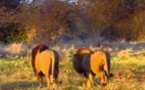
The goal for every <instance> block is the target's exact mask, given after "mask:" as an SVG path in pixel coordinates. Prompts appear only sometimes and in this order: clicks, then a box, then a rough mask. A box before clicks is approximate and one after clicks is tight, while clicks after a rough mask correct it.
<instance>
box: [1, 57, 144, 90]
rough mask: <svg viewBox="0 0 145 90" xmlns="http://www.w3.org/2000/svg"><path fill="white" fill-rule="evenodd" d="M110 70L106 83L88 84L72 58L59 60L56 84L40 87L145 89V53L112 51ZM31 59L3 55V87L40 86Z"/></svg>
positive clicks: (11, 89) (61, 89) (20, 89)
mask: <svg viewBox="0 0 145 90" xmlns="http://www.w3.org/2000/svg"><path fill="white" fill-rule="evenodd" d="M111 64H112V67H111V72H112V73H113V74H114V77H113V78H111V79H110V83H109V85H108V86H106V87H101V86H100V85H99V80H98V78H96V81H97V82H98V84H97V85H96V86H95V87H92V88H88V87H86V86H85V83H86V79H85V78H84V77H83V76H82V75H79V74H77V73H76V72H75V71H74V69H73V67H72V62H71V61H66V60H64V61H61V62H60V73H59V77H58V82H57V84H55V85H53V86H51V87H50V88H47V87H46V81H45V80H44V85H45V87H44V88H42V89H41V90H145V56H144V55H138V56H128V57H118V56H117V55H111ZM37 86H38V84H37V79H36V77H35V75H34V74H33V70H32V67H31V61H30V60H23V59H18V60H12V59H2V58H1V59H0V90H40V88H38V87H37Z"/></svg>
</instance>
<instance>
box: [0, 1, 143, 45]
mask: <svg viewBox="0 0 145 90" xmlns="http://www.w3.org/2000/svg"><path fill="white" fill-rule="evenodd" d="M6 1H7V3H8V2H10V1H11V3H12V1H19V0H6ZM35 1H37V2H38V0H34V2H35ZM34 2H32V3H31V4H27V3H21V4H20V3H16V4H14V2H13V4H11V3H8V4H6V2H5V0H0V41H2V42H7V43H11V42H25V41H37V42H42V43H44V42H48V41H51V40H54V41H55V40H56V41H57V40H58V39H59V38H60V37H62V36H63V37H66V38H67V37H68V38H70V39H74V38H76V37H78V38H83V37H86V36H89V35H90V36H91V35H92V34H94V33H99V34H100V35H101V36H103V37H105V39H106V40H111V41H116V40H126V41H142V40H145V0H78V2H77V3H69V0H66V1H61V0H46V1H45V2H43V3H41V4H36V3H34ZM13 5H14V6H13Z"/></svg>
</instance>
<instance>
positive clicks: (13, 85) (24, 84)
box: [0, 81, 38, 90]
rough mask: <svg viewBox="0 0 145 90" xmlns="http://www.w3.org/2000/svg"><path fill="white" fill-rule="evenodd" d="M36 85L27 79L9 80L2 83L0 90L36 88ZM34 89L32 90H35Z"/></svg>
mask: <svg viewBox="0 0 145 90" xmlns="http://www.w3.org/2000/svg"><path fill="white" fill-rule="evenodd" d="M37 87H38V84H37V82H34V81H33V82H29V81H18V82H9V83H5V84H2V85H1V86H0V90H15V89H18V90H26V89H28V88H29V89H30V88H31V89H34V88H35V89H36V88H37ZM35 89H34V90H35Z"/></svg>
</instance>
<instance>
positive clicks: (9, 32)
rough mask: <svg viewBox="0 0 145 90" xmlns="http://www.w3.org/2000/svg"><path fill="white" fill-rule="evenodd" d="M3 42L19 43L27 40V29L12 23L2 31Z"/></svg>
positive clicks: (0, 30)
mask: <svg viewBox="0 0 145 90" xmlns="http://www.w3.org/2000/svg"><path fill="white" fill-rule="evenodd" d="M0 32H1V35H0V37H1V40H2V41H3V42H6V43H14V42H16V43H19V42H24V41H26V40H27V32H26V27H25V26H24V25H22V24H18V23H13V22H10V23H8V24H6V25H5V26H4V27H2V28H1V29H0Z"/></svg>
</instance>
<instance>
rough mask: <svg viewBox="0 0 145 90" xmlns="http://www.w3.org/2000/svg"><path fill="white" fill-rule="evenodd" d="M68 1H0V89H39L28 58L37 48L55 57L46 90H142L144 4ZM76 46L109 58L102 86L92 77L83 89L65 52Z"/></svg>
mask: <svg viewBox="0 0 145 90" xmlns="http://www.w3.org/2000/svg"><path fill="white" fill-rule="evenodd" d="M71 1H72V0H33V2H31V3H28V2H25V0H0V90H11V89H12V90H39V88H38V87H37V85H38V84H37V79H36V77H35V75H34V73H33V70H32V66H31V57H30V56H31V50H32V48H33V47H34V46H36V45H38V44H46V45H48V46H49V47H50V48H53V49H55V50H57V51H58V52H59V55H60V74H59V77H58V82H57V84H56V85H53V86H52V87H50V88H49V89H50V90H95V89H97V90H98V89H99V90H102V89H103V90H136V89H138V90H144V89H145V60H144V59H145V42H144V40H145V16H144V15H145V1H144V0H76V1H77V2H71ZM20 2H21V3H20ZM80 47H89V48H91V49H92V50H93V51H95V50H98V49H103V50H105V51H108V52H109V53H110V54H111V63H112V67H111V72H112V73H113V74H114V77H113V78H111V80H110V84H109V85H108V86H106V87H101V86H100V85H99V83H100V82H99V80H98V78H99V77H97V78H96V82H97V84H96V86H95V87H93V88H88V87H86V86H85V82H86V79H85V78H84V77H83V76H81V75H79V74H77V73H76V72H75V71H74V69H73V68H72V62H71V56H72V54H71V53H72V50H74V49H76V48H80ZM44 84H45V85H46V81H44ZM43 89H44V90H45V89H48V88H47V87H44V88H42V90H43Z"/></svg>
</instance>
